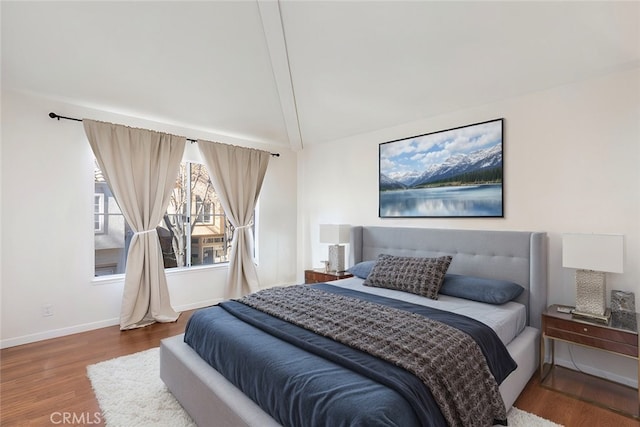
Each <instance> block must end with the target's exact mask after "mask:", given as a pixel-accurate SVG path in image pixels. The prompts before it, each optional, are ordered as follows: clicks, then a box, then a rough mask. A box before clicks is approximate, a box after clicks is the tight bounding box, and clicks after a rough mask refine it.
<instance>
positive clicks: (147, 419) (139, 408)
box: [87, 348, 558, 427]
mask: <svg viewBox="0 0 640 427" xmlns="http://www.w3.org/2000/svg"><path fill="white" fill-rule="evenodd" d="M87 374H88V376H89V379H90V380H91V386H92V387H93V390H94V392H95V394H96V398H97V399H98V403H99V404H100V409H102V417H103V420H104V423H105V425H106V426H107V427H195V426H196V424H195V423H194V422H193V420H192V419H191V418H190V417H189V415H187V413H186V412H185V411H184V409H182V406H180V404H179V403H178V401H177V400H176V399H175V398H174V397H173V395H172V394H171V392H169V390H168V389H167V387H166V386H165V384H164V382H162V380H161V379H160V357H159V350H158V348H152V349H150V350H146V351H142V352H140V353H135V354H131V355H129V356H122V357H118V358H116V359H111V360H107V361H105V362H100V363H96V364H95V365H90V366H88V367H87ZM508 420H509V427H557V426H558V424H555V423H552V422H551V421H548V420H545V419H544V418H540V417H538V416H537V415H534V414H530V413H528V412H525V411H521V410H520V409H518V408H515V407H514V408H512V409H511V410H510V411H509V414H508Z"/></svg>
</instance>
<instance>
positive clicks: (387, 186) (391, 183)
mask: <svg viewBox="0 0 640 427" xmlns="http://www.w3.org/2000/svg"><path fill="white" fill-rule="evenodd" d="M405 188H407V186H406V185H405V184H403V183H402V182H400V181H398V180H395V179H392V178H389V177H388V176H386V175H385V174H383V173H381V174H380V190H381V191H384V190H402V189H405Z"/></svg>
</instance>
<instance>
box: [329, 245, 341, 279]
mask: <svg viewBox="0 0 640 427" xmlns="http://www.w3.org/2000/svg"><path fill="white" fill-rule="evenodd" d="M329 271H331V272H336V273H340V272H342V271H344V246H343V245H331V246H329Z"/></svg>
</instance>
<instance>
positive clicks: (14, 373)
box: [0, 311, 640, 427]
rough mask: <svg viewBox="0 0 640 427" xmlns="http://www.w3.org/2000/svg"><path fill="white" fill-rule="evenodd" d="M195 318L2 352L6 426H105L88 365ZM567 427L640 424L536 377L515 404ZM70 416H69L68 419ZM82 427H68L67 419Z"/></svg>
mask: <svg viewBox="0 0 640 427" xmlns="http://www.w3.org/2000/svg"><path fill="white" fill-rule="evenodd" d="M192 313H193V312H192V311H189V312H184V313H182V315H181V316H180V318H179V319H178V321H177V322H176V323H164V324H159V323H158V324H154V325H151V326H148V327H146V328H142V329H135V330H130V331H124V332H121V331H120V330H119V329H118V327H117V326H113V327H109V328H103V329H97V330H95V331H90V332H83V333H80V334H75V335H69V336H66V337H61V338H55V339H51V340H47V341H40V342H37V343H32V344H25V345H22V346H17V347H11V348H7V349H3V350H0V425H1V426H3V427H4V426H7V427H8V426H53V425H78V426H79V425H91V426H102V425H103V423H102V419H101V417H100V416H97V417H96V416H95V415H94V414H96V413H98V414H99V413H100V408H99V406H98V403H97V401H96V399H95V396H94V394H93V391H92V389H91V384H90V382H89V379H88V378H87V375H86V368H87V366H88V365H91V364H94V363H97V362H101V361H104V360H108V359H111V358H114V357H118V356H123V355H126V354H131V353H136V352H138V351H142V350H146V349H149V348H152V347H157V346H159V345H160V340H161V339H163V338H166V337H170V336H173V335H177V334H179V333H182V332H183V331H184V327H185V325H186V323H187V320H188V319H189V317H190V316H191V314H192ZM515 405H516V406H517V407H518V408H520V409H523V410H525V411H528V412H532V413H534V414H537V415H539V416H541V417H543V418H547V419H550V420H552V421H555V422H556V423H559V424H563V425H565V426H567V427H572V426H581V427H583V426H597V427H607V426H611V427H613V426H615V427H627V426H629V427H631V426H634V427H638V426H640V422H639V421H638V420H634V419H632V418H628V417H625V416H622V415H619V414H617V413H614V412H611V411H608V410H606V409H602V408H599V407H596V406H593V405H590V404H588V403H585V402H582V401H580V400H577V399H574V398H571V397H568V396H565V395H563V394H561V393H558V392H555V391H551V390H548V389H546V388H543V387H541V386H540V384H539V381H538V376H537V375H534V376H533V378H532V379H531V380H530V381H529V384H528V385H527V387H526V388H525V390H524V391H523V393H522V394H521V395H520V397H519V398H518V400H517V401H516V404H515ZM65 414H66V415H65ZM64 416H67V417H68V418H67V420H70V421H72V420H73V418H72V417H73V416H75V417H76V420H83V422H78V423H71V422H69V423H66V424H65V423H63V422H62V421H63V417H64Z"/></svg>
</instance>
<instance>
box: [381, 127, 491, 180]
mask: <svg viewBox="0 0 640 427" xmlns="http://www.w3.org/2000/svg"><path fill="white" fill-rule="evenodd" d="M501 143H502V121H501V120H494V121H491V122H487V123H481V124H478V125H472V126H465V127H463V128H457V129H451V130H447V131H444V132H436V133H431V134H427V135H421V136H416V137H413V138H407V139H403V140H399V141H394V142H389V143H384V144H380V172H381V173H383V174H385V175H387V176H394V175H398V174H406V173H410V172H423V171H425V170H427V169H428V168H429V167H430V166H432V165H437V164H441V163H443V162H444V161H446V160H447V159H448V158H449V157H451V156H455V155H460V154H469V153H472V152H474V151H478V150H483V149H487V148H491V147H493V146H495V145H497V144H501Z"/></svg>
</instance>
